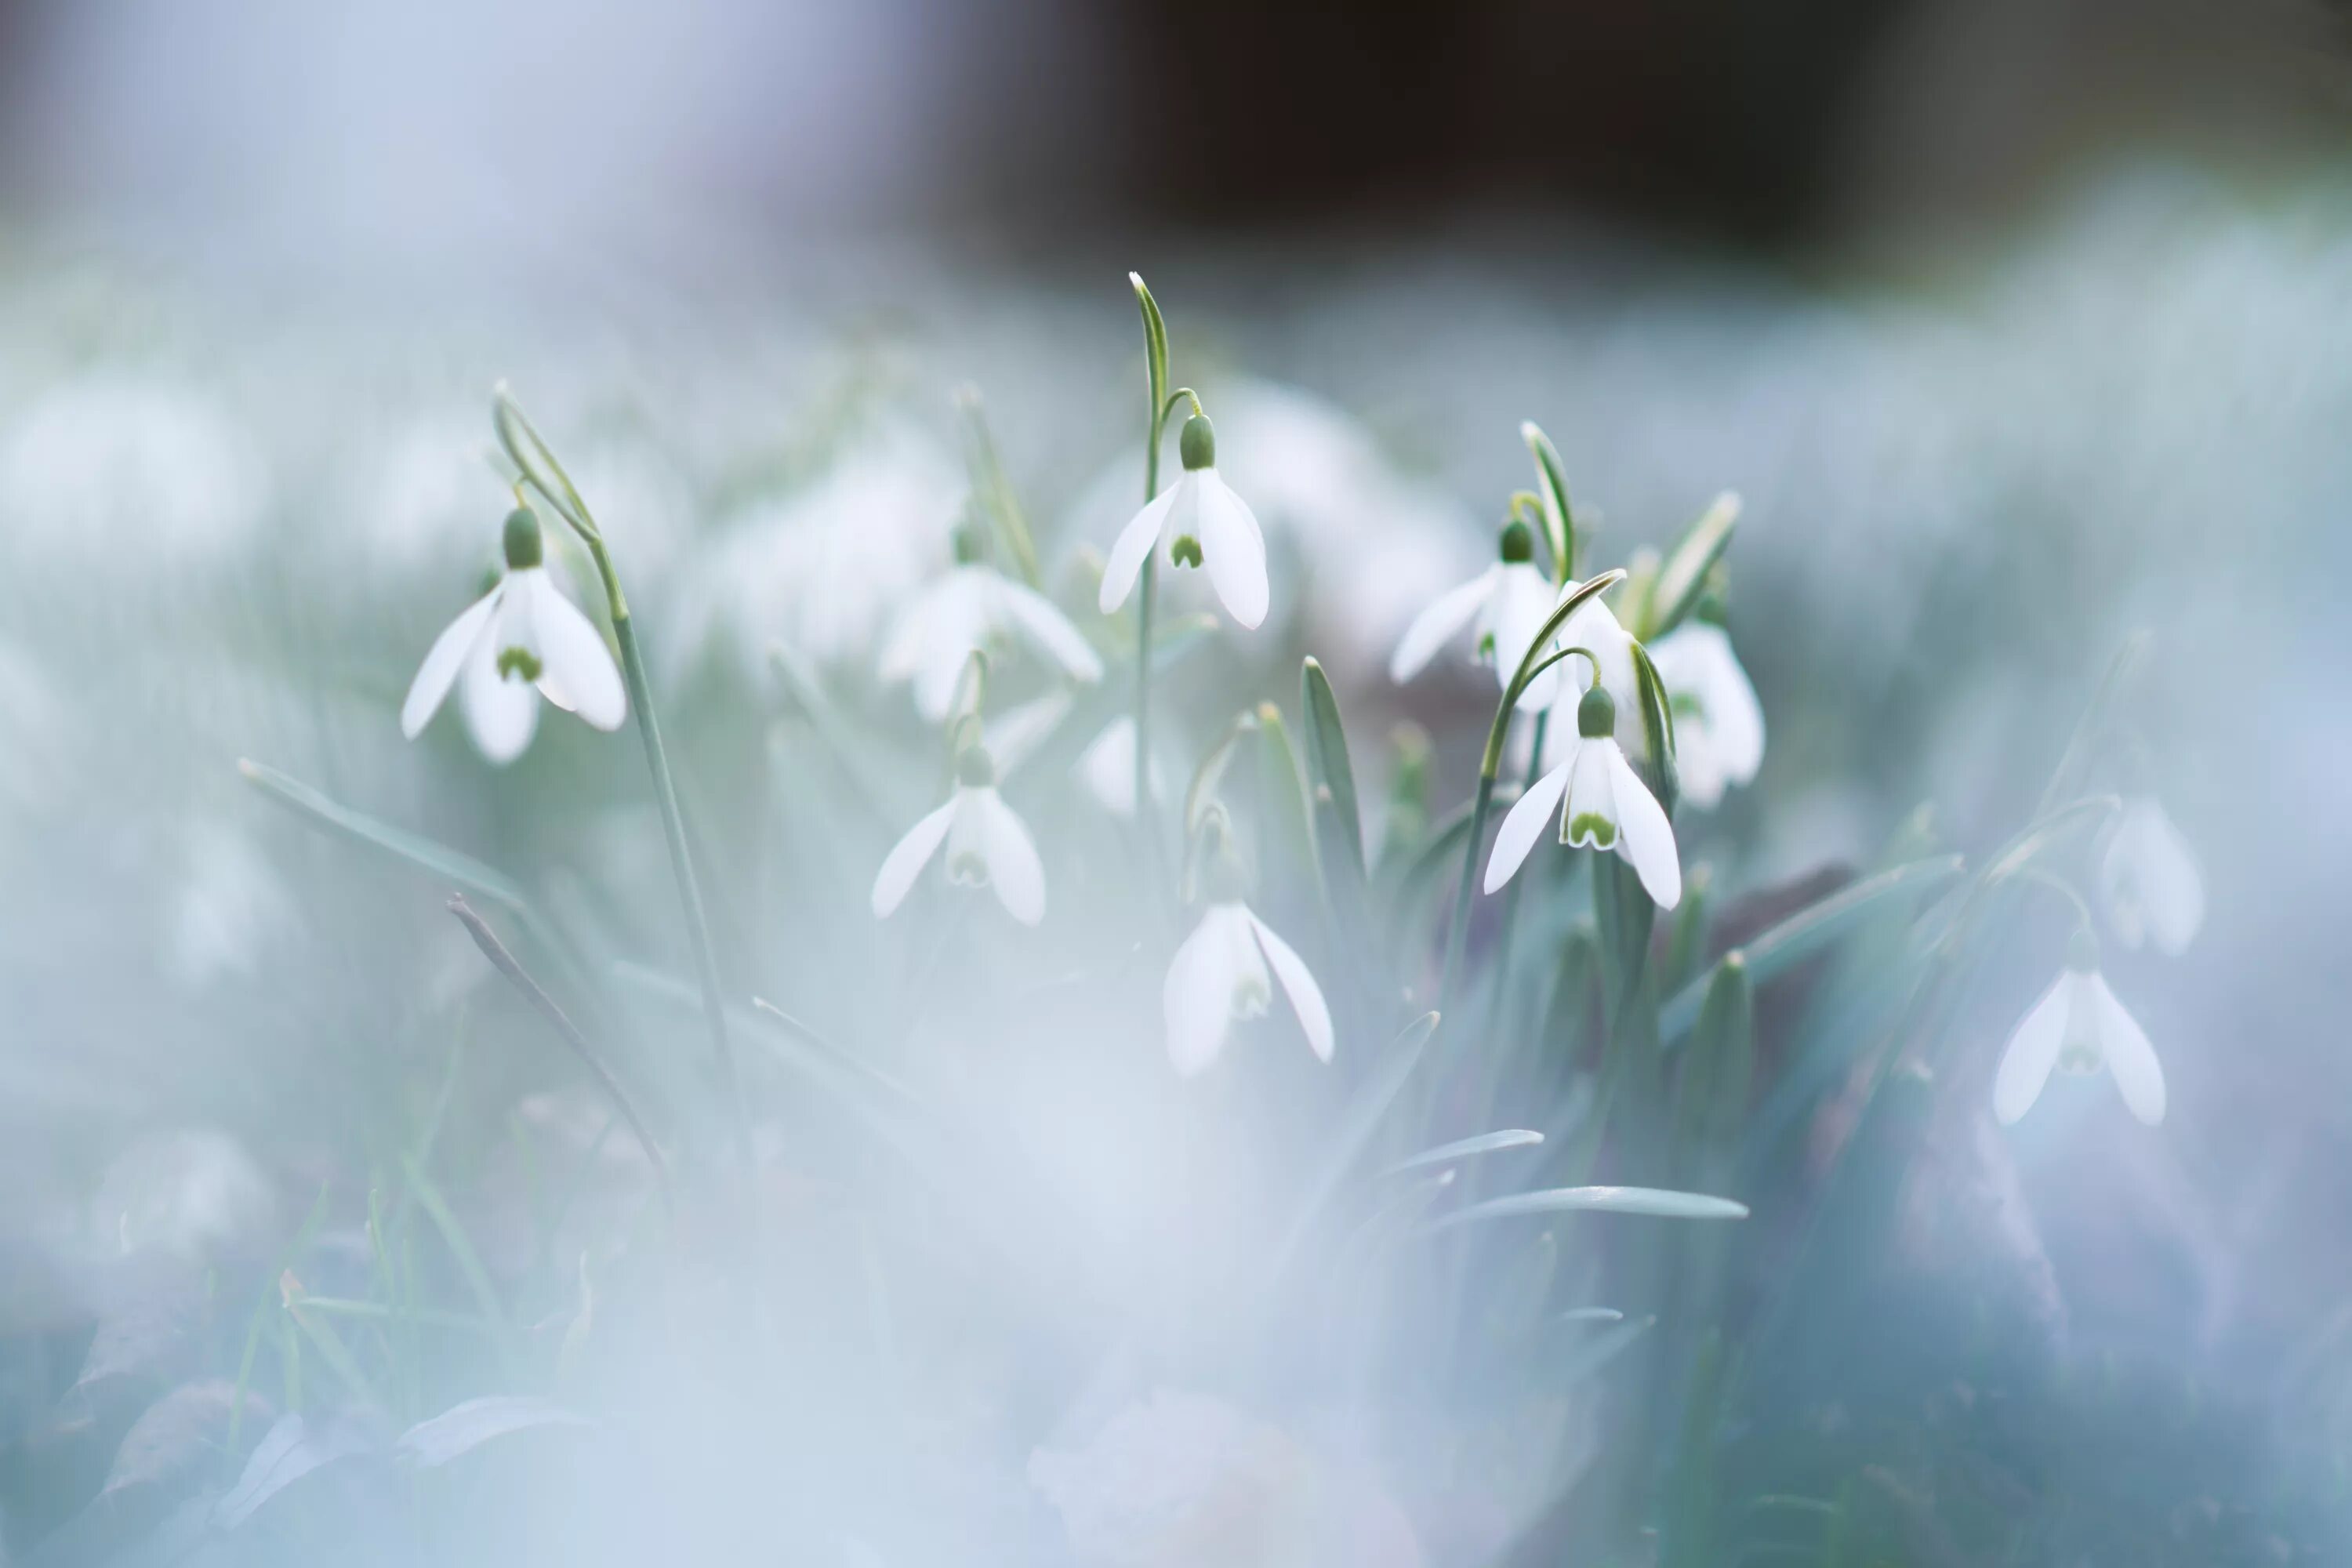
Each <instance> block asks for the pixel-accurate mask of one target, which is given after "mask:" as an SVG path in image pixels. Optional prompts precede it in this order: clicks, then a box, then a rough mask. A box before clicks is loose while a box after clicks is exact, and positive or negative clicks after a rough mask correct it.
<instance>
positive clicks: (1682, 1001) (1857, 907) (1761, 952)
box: [1658, 855, 1961, 1049]
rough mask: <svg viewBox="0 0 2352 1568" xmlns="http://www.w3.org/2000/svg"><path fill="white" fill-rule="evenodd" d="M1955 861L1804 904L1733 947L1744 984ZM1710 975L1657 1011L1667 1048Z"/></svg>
mask: <svg viewBox="0 0 2352 1568" xmlns="http://www.w3.org/2000/svg"><path fill="white" fill-rule="evenodd" d="M1960 866H1961V858H1960V857H1959V856H1958V855H1937V856H1933V857H1931V858H1927V859H1925V860H1914V861H1913V862H1911V863H1910V864H1909V865H1907V866H1897V867H1895V868H1894V869H1893V870H1889V871H1881V872H1880V873H1879V874H1878V875H1876V876H1874V877H1865V878H1864V879H1862V880H1861V881H1859V882H1855V883H1853V884H1851V885H1850V886H1848V887H1845V888H1842V889H1839V890H1838V891H1837V892H1835V893H1832V894H1831V895H1830V896H1829V897H1828V898H1826V899H1823V900H1821V901H1820V902H1819V903H1816V904H1809V905H1807V906H1806V907H1805V908H1804V909H1801V910H1798V911H1797V912H1796V913H1795V914H1793V915H1790V917H1789V918H1788V919H1787V920H1784V921H1780V923H1779V924H1778V925H1775V926H1773V927H1772V928H1771V929H1770V930H1769V931H1765V932H1764V933H1763V934H1762V935H1760V936H1759V937H1758V938H1757V939H1756V940H1755V941H1753V942H1749V943H1748V945H1747V946H1746V947H1744V948H1741V949H1739V950H1738V951H1739V952H1740V954H1741V957H1742V961H1743V962H1744V963H1746V965H1747V968H1748V982H1749V984H1755V985H1761V984H1764V982H1766V981H1768V980H1769V979H1771V978H1772V977H1773V976H1774V975H1776V974H1779V973H1781V972H1782V971H1784V970H1786V969H1788V968H1790V966H1791V965H1793V964H1796V963H1801V962H1803V961H1804V960H1805V959H1808V958H1810V957H1811V956H1812V955H1813V954H1814V953H1817V952H1822V950H1823V949H1825V948H1827V947H1829V946H1831V945H1832V943H1835V942H1841V941H1843V939H1844V938H1845V937H1846V936H1847V935H1848V934H1850V933H1851V932H1852V931H1853V930H1854V929H1855V928H1856V927H1857V926H1859V925H1860V924H1861V923H1862V922H1863V921H1865V920H1868V919H1869V918H1871V917H1872V916H1874V915H1878V914H1883V913H1885V912H1886V910H1888V909H1890V908H1893V907H1895V905H1897V904H1898V903H1900V902H1902V901H1905V900H1913V899H1918V898H1924V897H1926V896H1927V894H1929V893H1932V892H1934V891H1935V890H1936V889H1938V888H1941V887H1943V886H1945V885H1946V884H1947V883H1948V882H1950V881H1951V880H1952V879H1954V878H1956V877H1958V875H1959V874H1960ZM1726 956H1729V955H1728V954H1727V955H1726ZM1718 962H1719V961H1718ZM1712 974H1713V971H1712V970H1711V969H1710V971H1709V972H1708V973H1706V974H1702V975H1700V976H1699V977H1698V978H1697V979H1696V980H1694V981H1692V982H1691V983H1690V984H1687V985H1685V986H1684V987H1683V988H1682V989H1681V990H1680V991H1678V992H1676V993H1675V996H1674V1000H1672V1001H1671V1002H1669V1003H1667V1004H1666V1005H1665V1007H1664V1010H1663V1011H1661V1012H1660V1014H1659V1015H1658V1033H1659V1035H1660V1037H1661V1038H1662V1040H1663V1042H1664V1045H1665V1046H1666V1047H1667V1048H1669V1049H1672V1048H1673V1047H1674V1046H1675V1044H1676V1043H1677V1042H1678V1041H1680V1040H1681V1039H1682V1038H1683V1037H1685V1035H1688V1034H1689V1033H1690V1031H1691V1026H1693V1025H1695V1024H1696V1023H1697V1022H1698V1015H1699V1007H1700V1005H1701V1003H1702V1002H1703V1001H1704V999H1705V997H1706V986H1707V983H1708V981H1709V980H1710V979H1711V978H1712Z"/></svg>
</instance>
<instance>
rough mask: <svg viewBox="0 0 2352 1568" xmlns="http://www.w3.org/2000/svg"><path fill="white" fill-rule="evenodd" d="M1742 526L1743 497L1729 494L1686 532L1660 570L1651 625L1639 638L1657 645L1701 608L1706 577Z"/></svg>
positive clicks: (1651, 601)
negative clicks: (1741, 509) (1740, 519)
mask: <svg viewBox="0 0 2352 1568" xmlns="http://www.w3.org/2000/svg"><path fill="white" fill-rule="evenodd" d="M1738 524H1739V497H1738V493H1737V492H1735V491H1732V490H1726V491H1724V492H1723V493H1722V494H1721V495H1719V496H1717V497H1716V498H1715V500H1714V502H1713V503H1712V504H1710V505H1709V506H1708V507H1707V509H1706V511H1705V512H1703V513H1701V514H1700V516H1699V520H1698V521H1696V522H1694V523H1692V524H1691V525H1690V527H1688V528H1686V529H1685V530H1684V531H1683V536H1682V538H1680V539H1679V540H1677V541H1675V547H1674V549H1672V550H1671V551H1669V552H1667V553H1666V559H1665V563H1664V565H1662V566H1660V567H1659V568H1658V579H1657V582H1656V584H1654V586H1653V587H1652V588H1651V590H1650V592H1649V594H1648V595H1647V601H1646V602H1647V604H1648V613H1647V614H1646V615H1645V616H1643V620H1644V621H1645V622H1646V623H1647V624H1646V625H1643V626H1639V627H1637V628H1636V629H1635V630H1634V633H1633V635H1634V636H1635V637H1639V638H1640V639H1641V640H1642V641H1643V642H1653V641H1655V640H1656V639H1657V638H1659V637H1664V636H1665V635H1666V634H1667V633H1668V632H1670V631H1673V630H1674V629H1675V627H1676V626H1680V625H1682V624H1683V622H1684V620H1685V618H1687V617H1688V616H1689V615H1690V613H1691V612H1692V611H1693V610H1695V609H1696V608H1697V607H1698V601H1699V596H1700V595H1702V594H1704V593H1705V592H1706V574H1707V573H1708V571H1709V570H1710V569H1712V568H1713V567H1714V565H1715V563H1717V562H1718V561H1720V560H1722V559H1723V552H1724V551H1725V550H1726V549H1727V547H1728V546H1729V545H1730V543H1731V534H1732V531H1733V530H1734V529H1735V528H1737V527H1738Z"/></svg>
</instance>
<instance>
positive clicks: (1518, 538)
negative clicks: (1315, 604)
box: [1389, 518, 1607, 710]
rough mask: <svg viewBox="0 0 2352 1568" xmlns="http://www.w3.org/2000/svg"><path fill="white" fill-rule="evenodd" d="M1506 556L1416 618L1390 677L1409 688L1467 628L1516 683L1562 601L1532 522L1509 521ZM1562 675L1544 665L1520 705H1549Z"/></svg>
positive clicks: (1483, 657)
mask: <svg viewBox="0 0 2352 1568" xmlns="http://www.w3.org/2000/svg"><path fill="white" fill-rule="evenodd" d="M1499 554H1500V559H1499V560H1497V561H1496V563H1494V564H1493V565H1491V566H1489V567H1487V568H1486V570H1485V571H1484V572H1481V573H1479V574H1478V575H1476V576H1475V577H1473V578H1471V579H1470V580H1469V581H1468V582H1466V583H1463V584H1458V585H1456V586H1454V587H1452V588H1448V589H1447V590H1446V591H1445V592H1444V593H1443V594H1440V595H1438V596H1437V597H1436V598H1435V599H1434V600H1433V601H1432V602H1431V603H1430V605H1429V606H1428V608H1426V609H1424V610H1423V611H1422V612H1421V614H1420V615H1418V616H1414V617H1413V620H1412V625H1411V626H1407V627H1405V631H1404V636H1403V637H1402V638H1400V639H1399V640H1398V642H1397V646H1396V652H1395V653H1394V654H1393V655H1391V657H1390V658H1389V679H1391V680H1393V681H1395V682H1396V683H1397V684H1399V685H1402V684H1403V683H1404V682H1406V681H1408V680H1411V679H1412V678H1413V677H1414V676H1416V675H1418V674H1420V673H1421V672H1422V670H1423V668H1426V667H1427V666H1428V664H1429V661H1430V660H1431V659H1432V658H1435V657H1436V655H1437V650H1438V649H1440V648H1442V647H1444V646H1445V645H1446V644H1447V643H1449V642H1451V641H1453V640H1454V637H1456V636H1458V635H1459V634H1460V633H1461V632H1462V630H1463V629H1464V628H1465V626H1466V627H1468V628H1469V630H1470V633H1471V639H1470V641H1471V650H1472V656H1473V657H1474V658H1476V659H1477V660H1478V661H1479V662H1480V663H1482V664H1486V665H1488V666H1491V667H1492V668H1493V669H1494V671H1495V681H1496V685H1498V686H1505V687H1507V686H1508V685H1510V683H1511V676H1512V675H1513V673H1514V672H1516V671H1517V669H1518V668H1519V661H1520V660H1521V659H1523V658H1526V657H1527V652H1528V647H1530V646H1531V645H1532V644H1533V643H1534V642H1535V639H1536V634H1537V633H1538V632H1539V631H1541V630H1543V624H1544V620H1545V617H1547V616H1549V615H1550V614H1551V611H1552V606H1553V605H1557V604H1558V603H1559V594H1558V591H1557V590H1556V589H1555V588H1554V587H1553V586H1552V582H1551V579H1550V578H1549V577H1547V576H1545V575H1544V574H1543V573H1542V572H1540V571H1538V569H1537V567H1536V564H1535V535H1534V533H1533V532H1532V531H1530V530H1529V529H1528V525H1527V524H1526V523H1524V522H1521V521H1519V520H1518V519H1517V518H1513V519H1512V520H1511V521H1509V522H1507V523H1506V524H1504V525H1503V533H1502V539H1501V548H1500V551H1499ZM1602 613H1603V614H1606V613H1607V612H1606V611H1604V612H1602ZM1558 689H1559V671H1558V670H1557V669H1547V670H1545V671H1544V672H1543V673H1542V674H1540V675H1538V676H1537V677H1536V678H1535V679H1533V680H1531V681H1529V682H1528V685H1527V689H1526V690H1524V691H1523V692H1521V693H1520V695H1519V704H1518V705H1519V706H1520V707H1521V708H1523V709H1530V710H1532V709H1540V708H1547V707H1549V706H1550V705H1551V702H1552V700H1553V698H1554V697H1555V696H1556V695H1557V693H1558Z"/></svg>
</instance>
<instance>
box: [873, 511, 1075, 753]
mask: <svg viewBox="0 0 2352 1568" xmlns="http://www.w3.org/2000/svg"><path fill="white" fill-rule="evenodd" d="M955 552H956V564H955V565H954V566H953V567H952V568H950V570H949V572H948V574H946V575H945V576H943V577H941V578H940V579H939V580H938V581H937V582H934V583H932V584H929V586H927V587H925V588H923V589H921V590H920V591H919V592H918V593H917V594H916V595H915V596H914V598H913V599H912V600H910V601H908V604H907V605H905V607H904V608H902V609H901V610H900V611H899V612H898V620H897V621H896V622H895V623H894V624H893V625H892V626H891V628H890V636H889V637H888V640H887V641H886V642H885V643H884V644H883V647H882V669H881V673H882V679H884V680H885V681H888V682H893V683H896V682H898V681H901V680H911V681H913V682H914V689H915V707H916V708H917V709H918V710H919V711H920V712H921V713H922V715H923V717H924V718H926V719H929V720H931V721H934V722H937V721H940V720H943V719H945V718H946V717H947V716H948V710H949V708H950V707H951V706H952V705H953V704H954V702H955V690H956V682H957V681H958V680H960V679H961V678H962V676H963V667H964V661H965V660H966V659H968V658H971V655H972V653H973V652H974V651H975V650H978V649H985V648H986V647H987V646H988V645H989V643H991V642H992V641H995V640H998V639H1005V638H1011V637H1016V636H1017V637H1023V638H1025V639H1026V640H1027V641H1029V642H1030V643H1032V644H1034V646H1035V647H1037V648H1038V649H1039V650H1040V651H1042V652H1043V653H1045V656H1046V657H1047V658H1051V659H1052V660H1053V661H1054V662H1055V663H1056V664H1058V665H1060V666H1061V667H1062V668H1063V670H1064V671H1065V672H1066V673H1067V674H1068V675H1069V677H1070V679H1073V680H1079V681H1085V682H1087V683H1088V684H1091V683H1093V682H1095V681H1097V680H1100V679H1102V672H1103V667H1102V659H1101V658H1100V656H1098V655H1097V653H1096V652H1095V650H1094V648H1093V647H1092V646H1091V645H1090V644H1088V643H1087V639H1086V638H1085V637H1082V636H1081V635H1079V632H1078V628H1077V627H1076V626H1072V625H1071V624H1070V618H1069V616H1066V615H1064V614H1062V612H1061V611H1060V610H1059V609H1058V608H1056V607H1055V604H1054V602H1053V601H1052V600H1051V599H1048V598H1046V597H1045V595H1043V594H1040V593H1038V592H1037V591H1036V590H1035V589H1034V588H1032V587H1029V586H1028V585H1027V584H1022V583H1015V582H1014V581H1013V580H1012V579H1011V578H1009V577H1007V576H1005V575H1004V574H1003V573H1001V572H999V571H997V570H996V569H995V568H994V567H992V566H987V565H983V564H982V563H981V562H980V560H979V551H978V547H977V542H976V541H975V540H974V539H973V538H972V536H971V533H970V532H969V531H966V530H961V529H960V530H958V531H957V532H956V537H955Z"/></svg>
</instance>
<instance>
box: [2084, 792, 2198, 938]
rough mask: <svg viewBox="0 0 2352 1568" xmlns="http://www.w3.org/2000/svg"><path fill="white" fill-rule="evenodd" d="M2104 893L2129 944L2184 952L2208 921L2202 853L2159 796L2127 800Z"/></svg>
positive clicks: (2109, 851)
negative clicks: (2183, 834) (2200, 861)
mask: <svg viewBox="0 0 2352 1568" xmlns="http://www.w3.org/2000/svg"><path fill="white" fill-rule="evenodd" d="M2099 892H2100V896H2101V898H2102V899H2103V900H2104V901H2105V904H2106V909H2107V920H2108V921H2109V923H2110V924H2111V925H2113V926H2114V928H2115V933H2116V940H2117V941H2119V942H2122V943H2123V944H2124V945H2125V946H2126V947H2137V946H2139V945H2140V944H2141V943H2142V942H2154V943H2155V944H2156V949H2157V951H2158V952H2163V953H2168V954H2179V953H2180V952H2185V951H2186V950H2187V949H2188V946H2189V942H2192V941H2194V940H2195V939H2196V936H2197V931H2198V928H2199V927H2200V926H2202V925H2203V924H2204V923H2205V879H2204V878H2203V876H2202V875H2200V873H2199V871H2198V869H2197V855H2196V852H2195V851H2194V850H2192V849H2190V848H2189V841H2188V840H2187V839H2186V838H2184V837H2181V835H2180V829H2179V828H2178V827H2175V826H2173V825H2172V818H2171V817H2169V816H2166V815H2165V811H2164V807H2163V806H2161V805H2158V804H2157V799H2156V797H2155V796H2154V795H2131V796H2128V797H2126V799H2125V801H2124V808H2123V811H2122V814H2121V815H2120V816H2117V817H2116V825H2115V827H2114V829H2113V831H2112V832H2110V833H2109V834H2108V836H2107V847H2106V852H2105V854H2104V855H2102V856H2101V857H2100V858H2099Z"/></svg>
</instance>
